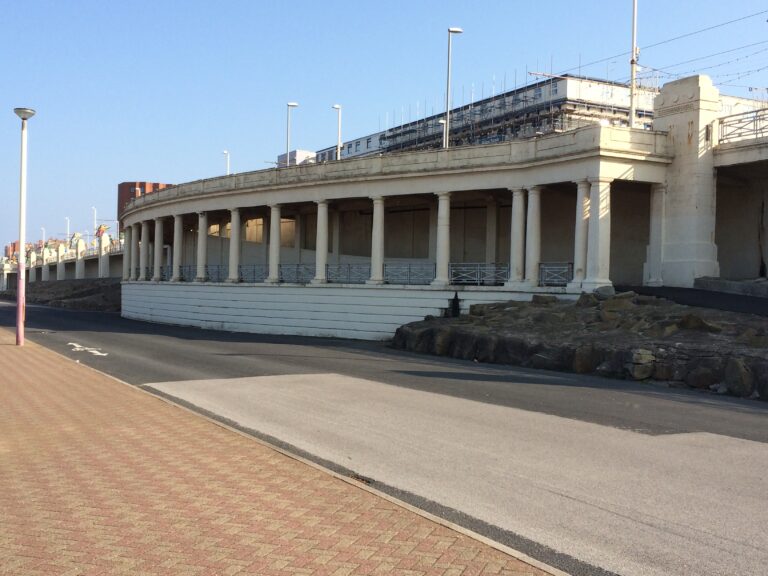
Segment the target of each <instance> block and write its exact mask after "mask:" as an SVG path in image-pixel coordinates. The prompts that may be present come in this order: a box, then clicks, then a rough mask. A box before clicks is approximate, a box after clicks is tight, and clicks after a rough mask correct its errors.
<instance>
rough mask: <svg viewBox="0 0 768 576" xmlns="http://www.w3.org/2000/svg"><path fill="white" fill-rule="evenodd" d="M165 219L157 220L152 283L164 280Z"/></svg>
mask: <svg viewBox="0 0 768 576" xmlns="http://www.w3.org/2000/svg"><path fill="white" fill-rule="evenodd" d="M162 266H163V219H162V218H155V258H154V266H153V270H152V282H160V280H162V278H163V270H162Z"/></svg>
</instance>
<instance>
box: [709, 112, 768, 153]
mask: <svg viewBox="0 0 768 576" xmlns="http://www.w3.org/2000/svg"><path fill="white" fill-rule="evenodd" d="M764 136H768V108H766V109H763V110H755V111H754V112H743V113H741V114H734V115H732V116H726V117H724V118H721V119H720V138H719V142H720V143H721V144H725V143H726V142H734V141H736V140H747V139H751V138H762V137H764Z"/></svg>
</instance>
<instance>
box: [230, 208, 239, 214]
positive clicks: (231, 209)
mask: <svg viewBox="0 0 768 576" xmlns="http://www.w3.org/2000/svg"><path fill="white" fill-rule="evenodd" d="M229 211H230V212H233V213H234V212H240V208H230V209H229Z"/></svg>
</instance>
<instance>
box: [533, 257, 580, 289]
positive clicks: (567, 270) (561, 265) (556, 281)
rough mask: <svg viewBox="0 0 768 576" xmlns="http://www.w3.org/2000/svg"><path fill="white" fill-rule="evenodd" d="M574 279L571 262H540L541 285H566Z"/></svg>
mask: <svg viewBox="0 0 768 576" xmlns="http://www.w3.org/2000/svg"><path fill="white" fill-rule="evenodd" d="M571 280H573V264H572V263H571V262H542V263H541V264H539V286H565V285H567V284H568V282H570V281H571Z"/></svg>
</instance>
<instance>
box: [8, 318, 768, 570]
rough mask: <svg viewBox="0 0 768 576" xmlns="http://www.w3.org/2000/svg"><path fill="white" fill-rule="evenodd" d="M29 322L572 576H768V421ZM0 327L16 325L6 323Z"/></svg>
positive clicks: (363, 360) (130, 327) (137, 328)
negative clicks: (765, 573) (766, 573)
mask: <svg viewBox="0 0 768 576" xmlns="http://www.w3.org/2000/svg"><path fill="white" fill-rule="evenodd" d="M28 319H29V324H28V326H29V337H30V338H32V339H34V340H35V341H37V342H40V343H43V344H45V345H47V346H50V347H52V348H54V349H57V350H59V351H62V352H64V353H66V354H68V355H71V356H73V357H77V358H79V359H81V361H84V362H88V363H90V364H92V365H94V366H95V367H97V368H99V369H101V370H104V371H105V372H108V373H111V374H114V375H116V376H117V377H119V378H122V379H124V380H126V381H128V382H131V383H134V384H139V385H147V386H150V387H152V388H154V389H156V390H159V391H161V392H163V393H166V394H170V395H173V396H175V397H177V398H181V399H182V400H185V401H187V402H189V403H191V404H194V405H196V406H198V407H200V408H202V409H205V410H208V411H210V412H213V413H216V414H218V415H220V416H223V417H224V418H227V419H229V420H231V421H234V422H237V423H238V424H240V425H241V426H242V427H245V428H249V429H252V430H254V431H255V432H256V433H257V434H259V435H262V436H267V437H271V438H273V439H276V441H277V442H278V443H284V444H287V445H290V446H292V447H293V448H294V449H296V450H297V451H300V452H303V453H305V454H308V455H310V456H312V457H313V458H315V459H317V460H321V461H325V462H326V463H329V464H330V465H331V467H334V468H335V469H337V470H347V471H354V472H355V473H357V474H360V475H363V476H365V477H369V478H371V479H372V481H373V482H374V485H375V486H376V487H377V488H380V489H382V490H385V491H389V492H391V493H394V494H397V495H399V496H400V497H402V498H403V499H405V500H408V501H410V502H413V503H416V504H418V505H420V506H422V507H424V508H426V509H428V510H430V511H433V512H437V513H440V514H442V515H444V516H446V517H448V518H450V519H452V520H454V521H457V522H459V523H462V524H465V525H467V526H468V527H470V528H473V529H475V530H477V531H479V532H481V533H484V534H487V535H490V536H492V537H494V538H495V539H497V540H499V541H501V542H503V543H505V544H508V545H511V546H513V547H515V548H517V549H519V550H521V551H523V552H525V553H527V554H530V555H531V556H534V557H537V558H539V559H541V560H542V561H545V562H548V563H550V564H552V565H555V566H557V567H560V568H562V569H565V570H569V571H571V572H572V573H574V574H610V573H615V574H622V575H625V576H635V575H662V574H663V575H665V576H667V575H678V574H679V575H683V574H685V575H687V574H691V575H699V574H712V575H718V574H723V575H726V574H727V575H729V576H731V575H739V574H743V575H745V576H746V575H750V576H751V575H754V574H760V573H762V572H761V571H762V570H764V567H765V566H766V565H768V553H767V552H766V550H768V535H766V531H765V530H764V527H765V526H766V525H768V499H767V497H766V494H768V490H766V488H768V480H767V479H766V476H765V470H766V469H768V449H767V446H766V443H767V442H768V426H766V423H767V422H768V420H766V416H767V415H768V406H767V405H766V404H763V403H759V402H753V401H752V402H750V401H741V400H735V399H730V398H721V397H714V396H710V395H704V394H700V393H692V392H688V391H682V390H669V389H664V388H661V387H655V386H651V385H636V384H631V383H624V382H615V381H606V380H602V379H595V378H589V377H579V376H574V375H565V374H555V373H546V372H538V371H528V370H522V369H515V368H509V367H493V366H480V365H476V364H473V363H467V362H460V361H453V360H445V359H433V358H424V357H418V356H412V355H406V354H401V353H396V352H393V351H391V350H388V349H387V348H385V347H384V346H383V345H380V344H367V343H353V342H348V341H338V340H312V339H294V338H274V337H272V338H267V337H258V336H251V335H232V334H219V333H212V332H204V331H199V330H191V329H182V328H173V327H160V326H150V325H146V324H141V323H134V322H129V321H126V320H123V319H120V318H119V317H117V316H110V315H102V314H84V313H73V312H62V311H51V310H48V309H44V308H30V310H29V313H28ZM0 322H2V323H5V324H12V322H13V308H12V307H9V306H0ZM89 347H90V348H94V349H95V348H99V349H100V350H91V351H88V350H86V349H85V348H89ZM74 350H77V351H74ZM97 354H106V356H100V355H97Z"/></svg>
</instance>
